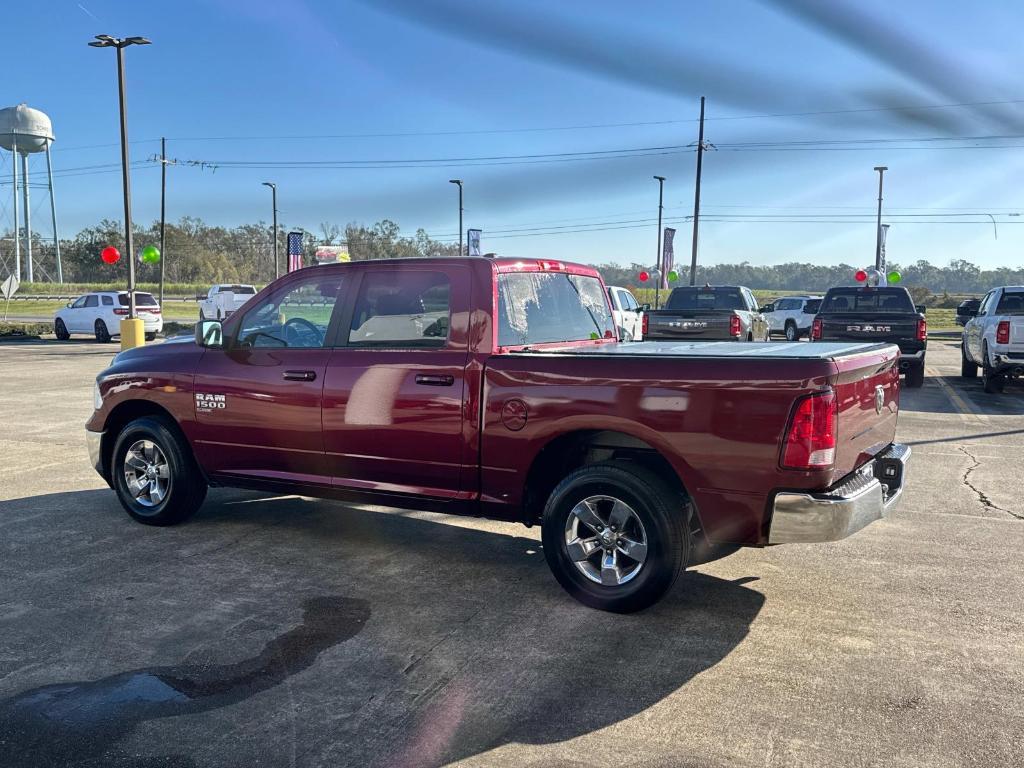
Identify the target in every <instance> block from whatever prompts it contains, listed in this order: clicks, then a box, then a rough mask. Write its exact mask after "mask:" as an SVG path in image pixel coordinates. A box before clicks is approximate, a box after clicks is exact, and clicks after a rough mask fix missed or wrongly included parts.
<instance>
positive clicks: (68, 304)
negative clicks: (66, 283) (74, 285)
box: [64, 299, 75, 309]
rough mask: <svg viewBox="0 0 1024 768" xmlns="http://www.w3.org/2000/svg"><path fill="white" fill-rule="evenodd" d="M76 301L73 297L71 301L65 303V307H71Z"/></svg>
mask: <svg viewBox="0 0 1024 768" xmlns="http://www.w3.org/2000/svg"><path fill="white" fill-rule="evenodd" d="M74 303H75V300H74V299H72V300H71V301H69V302H68V303H67V304H65V305H64V306H65V307H67V308H68V309H71V305H72V304H74Z"/></svg>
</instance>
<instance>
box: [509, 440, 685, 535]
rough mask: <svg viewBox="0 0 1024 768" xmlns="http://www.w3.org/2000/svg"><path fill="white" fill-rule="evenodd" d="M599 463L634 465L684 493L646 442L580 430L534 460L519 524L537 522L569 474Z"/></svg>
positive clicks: (671, 470) (664, 461)
mask: <svg viewBox="0 0 1024 768" xmlns="http://www.w3.org/2000/svg"><path fill="white" fill-rule="evenodd" d="M602 461H631V462H634V463H636V464H639V465H641V466H643V467H646V468H647V469H650V470H651V471H653V472H655V473H656V474H657V475H658V476H659V477H661V478H663V479H664V480H665V481H667V482H668V483H670V484H671V486H672V487H673V488H676V489H678V490H679V491H680V492H681V493H683V494H686V489H685V487H684V486H683V482H682V480H680V478H679V475H678V474H677V473H676V471H675V469H674V468H673V467H672V465H671V464H669V462H668V460H667V459H666V458H665V457H664V456H662V455H661V453H659V452H658V450H657V449H656V448H654V447H653V446H651V445H650V444H649V443H646V442H644V441H643V440H640V439H639V438H636V437H633V436H632V435H627V434H625V433H623V432H614V431H607V430H581V431H578V432H570V433H568V434H564V435H560V436H558V437H556V438H554V439H553V440H551V442H549V443H548V444H547V445H545V446H544V447H543V448H542V449H541V451H540V452H539V453H538V454H537V456H536V457H534V460H533V463H532V464H531V465H530V469H529V471H528V472H527V474H526V486H525V489H524V493H523V510H522V514H523V522H525V523H526V524H527V525H533V524H534V523H539V522H540V519H541V516H542V515H543V512H544V505H545V503H546V502H547V500H548V496H550V495H551V491H553V490H554V488H555V486H556V485H558V484H559V483H560V482H561V481H562V480H563V479H564V478H565V477H566V476H567V475H568V474H569V473H570V472H572V471H574V470H577V469H579V468H580V467H585V466H587V465H588V464H597V463H599V462H602ZM687 495H688V494H687Z"/></svg>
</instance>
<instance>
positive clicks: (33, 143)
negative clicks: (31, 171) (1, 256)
mask: <svg viewBox="0 0 1024 768" xmlns="http://www.w3.org/2000/svg"><path fill="white" fill-rule="evenodd" d="M51 144H53V123H51V122H50V118H49V117H48V116H47V115H46V114H45V113H44V112H40V111H39V110H38V109H32V108H31V107H28V106H26V105H25V104H19V105H18V106H16V107H7V108H6V109H0V147H2V148H3V149H6V150H7V151H8V152H10V153H11V159H12V163H11V166H12V179H13V192H14V205H13V207H12V210H13V212H14V273H15V274H17V275H18V277H19V279H20V278H21V277H22V269H21V240H22V236H23V235H24V239H25V257H26V258H25V266H26V269H25V274H24V278H25V279H26V280H27V281H28V282H32V280H33V274H32V271H33V270H32V266H33V265H32V209H31V207H30V206H29V204H30V201H31V198H30V195H29V176H28V156H29V155H32V154H36V153H39V152H45V153H46V190H47V192H48V193H49V195H50V215H51V216H52V218H53V245H54V249H55V252H56V256H57V282H61V283H62V282H64V279H63V274H62V271H61V265H60V238H59V237H58V235H57V206H56V204H55V202H54V198H53V167H52V166H51V164H50V145H51ZM19 155H20V156H21V185H22V186H21V194H22V202H23V207H24V211H25V213H24V229H22V228H21V225H22V222H20V221H19V216H18V156H19Z"/></svg>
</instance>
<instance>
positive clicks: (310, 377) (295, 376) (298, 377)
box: [282, 371, 316, 381]
mask: <svg viewBox="0 0 1024 768" xmlns="http://www.w3.org/2000/svg"><path fill="white" fill-rule="evenodd" d="M282 376H283V377H284V378H285V379H287V380H288V381H316V371H285V372H284V373H283V374H282Z"/></svg>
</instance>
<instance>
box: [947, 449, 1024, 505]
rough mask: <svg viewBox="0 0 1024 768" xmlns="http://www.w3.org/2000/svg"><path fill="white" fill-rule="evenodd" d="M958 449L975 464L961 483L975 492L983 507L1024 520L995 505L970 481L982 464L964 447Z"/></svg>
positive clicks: (970, 467)
mask: <svg viewBox="0 0 1024 768" xmlns="http://www.w3.org/2000/svg"><path fill="white" fill-rule="evenodd" d="M957 448H959V450H960V451H961V452H962V453H963V454H964V455H965V456H967V458H969V459H970V460H971V461H973V462H974V464H972V465H971V466H969V467H968V468H967V471H966V472H964V476H963V477H962V478H961V482H963V484H964V485H966V486H967V487H968V488H970V489H971V490H972V491H974V493H975V495H977V497H978V501H980V502H981V505H982V506H983V507H985V509H994V510H996V511H997V512H1005V513H1006V514H1007V515H1009V516H1010V517H1015V518H1017V519H1018V520H1024V515H1018V514H1017V513H1016V512H1011V511H1010V510H1008V509H1003V508H1002V507H1000V506H999V505H998V504H995V503H993V501H992V500H991V499H990V498H989V497H988V495H987V494H986V493H985V492H984V491H982V490H981V489H980V488H978V487H977V486H976V485H974V483H972V482H971V480H970V477H971V473H972V472H974V470H976V469H977V468H978V467H980V466H981V462H980V461H978V459H977V457H975V455H974V454H973V453H971V452H970V451H968V450H967V449H966V448H964V447H963V446H962V445H960V446H957Z"/></svg>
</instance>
